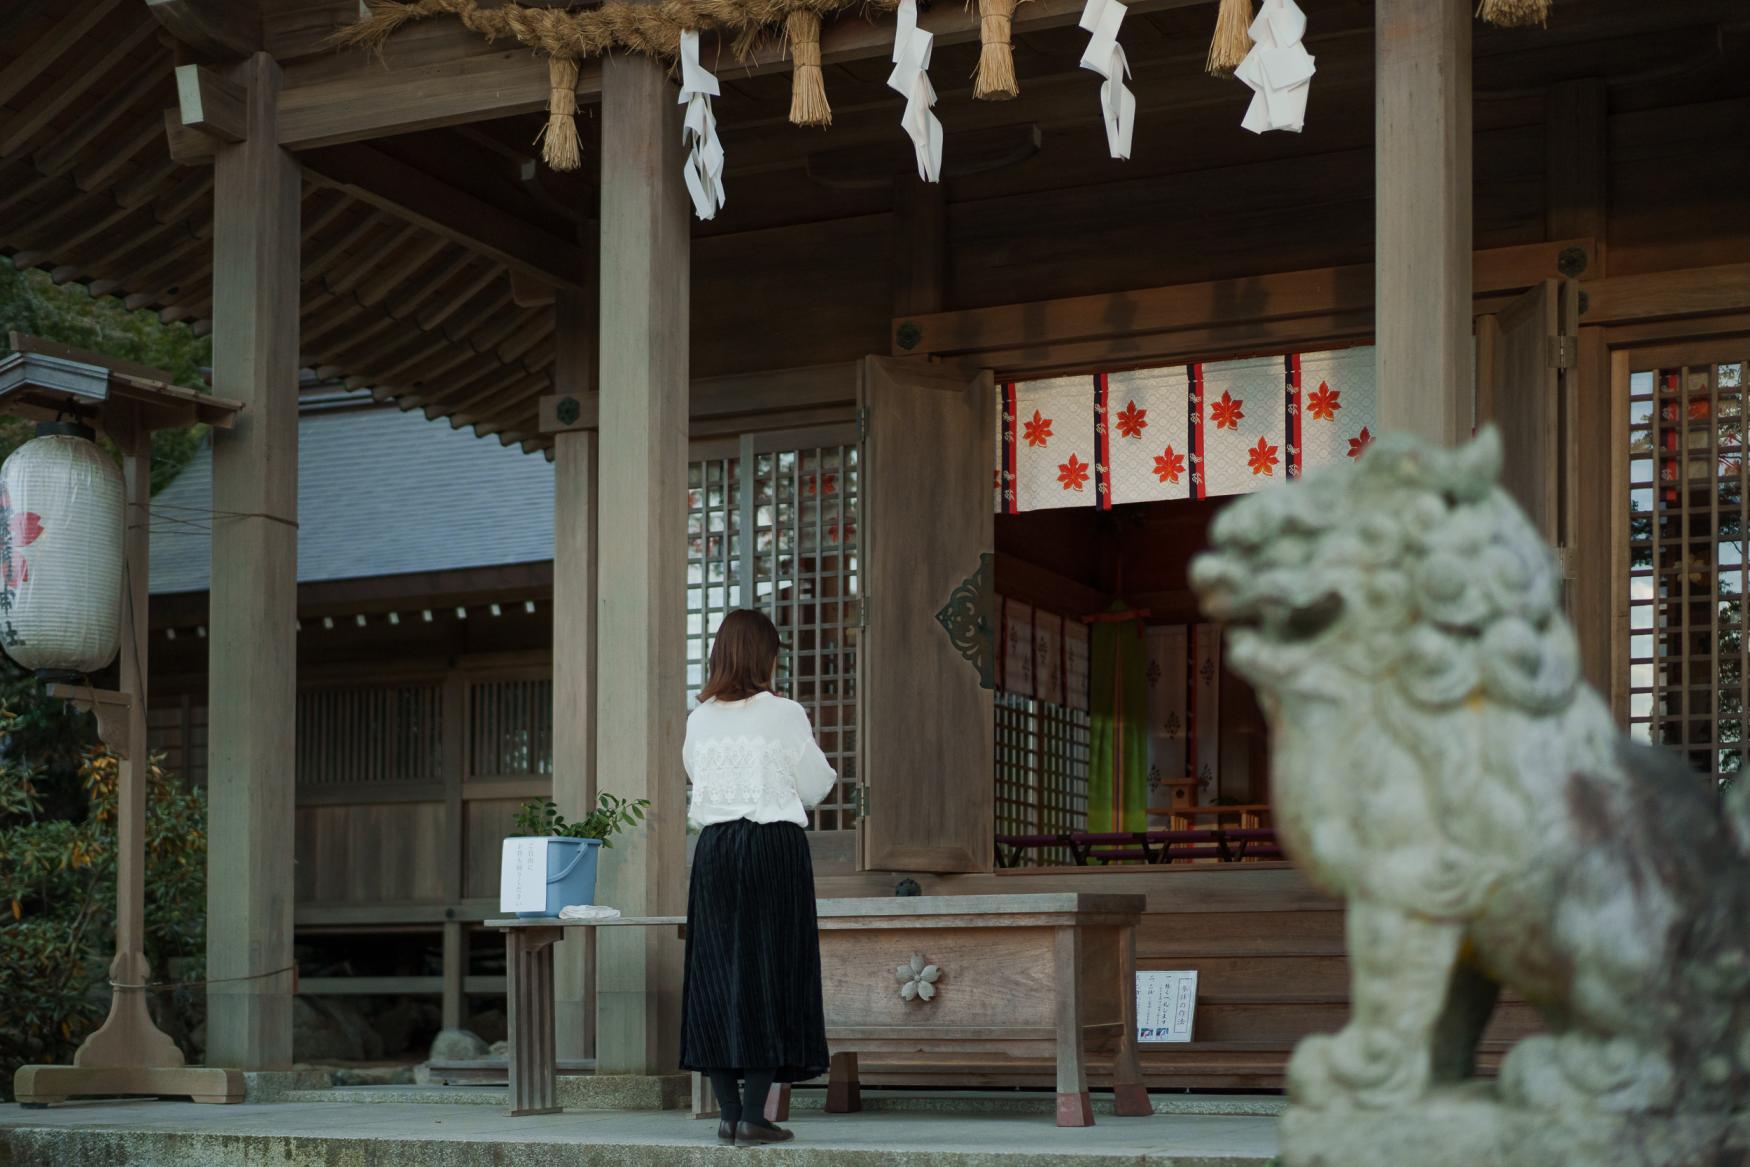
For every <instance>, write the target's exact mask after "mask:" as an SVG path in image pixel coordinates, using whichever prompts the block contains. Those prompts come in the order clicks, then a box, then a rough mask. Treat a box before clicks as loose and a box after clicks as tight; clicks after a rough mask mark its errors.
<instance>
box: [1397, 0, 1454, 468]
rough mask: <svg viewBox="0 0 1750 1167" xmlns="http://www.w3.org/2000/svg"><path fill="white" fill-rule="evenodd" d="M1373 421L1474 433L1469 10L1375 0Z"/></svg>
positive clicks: (1424, 430)
mask: <svg viewBox="0 0 1750 1167" xmlns="http://www.w3.org/2000/svg"><path fill="white" fill-rule="evenodd" d="M1373 13H1374V46H1375V47H1374V73H1375V77H1376V81H1375V89H1374V103H1375V104H1374V111H1375V116H1374V215H1375V222H1376V227H1375V230H1374V254H1375V256H1376V257H1377V267H1376V270H1375V272H1374V280H1375V284H1376V292H1375V296H1374V319H1375V333H1376V336H1375V340H1374V344H1375V346H1376V349H1377V353H1378V371H1379V426H1380V429H1381V430H1405V431H1408V432H1411V433H1416V434H1420V435H1421V436H1422V437H1424V438H1426V439H1428V440H1430V441H1433V442H1437V443H1439V444H1441V445H1447V446H1450V445H1453V444H1454V443H1456V442H1457V441H1458V440H1459V438H1460V436H1461V435H1462V436H1468V435H1469V434H1470V429H1471V427H1470V422H1469V419H1470V418H1471V416H1472V412H1473V402H1472V397H1473V396H1474V390H1473V386H1474V368H1473V366H1474V364H1475V357H1474V348H1473V344H1474V342H1473V341H1472V325H1471V312H1472V302H1471V301H1472V295H1471V267H1472V257H1471V250H1472V249H1471V226H1472V220H1473V216H1474V211H1473V208H1472V205H1471V140H1472V138H1471V101H1472V94H1471V21H1472V19H1473V18H1472V15H1471V8H1470V5H1469V4H1468V3H1463V4H1448V3H1437V4H1430V3H1428V0H1374V6H1373Z"/></svg>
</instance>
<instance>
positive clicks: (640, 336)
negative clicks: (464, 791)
mask: <svg viewBox="0 0 1750 1167" xmlns="http://www.w3.org/2000/svg"><path fill="white" fill-rule="evenodd" d="M601 68H602V74H603V79H604V97H603V101H602V110H601V122H602V167H601V175H602V176H601V285H600V286H601V298H600V301H599V303H600V306H601V307H600V317H601V342H600V346H601V348H600V351H601V380H600V384H601V394H600V396H601V404H602V436H601V444H600V450H601V468H600V470H599V472H598V475H597V481H598V482H599V483H600V502H599V504H598V505H599V510H600V513H601V514H603V515H612V516H613V519H614V531H613V542H614V554H613V555H612V556H611V557H607V558H605V559H604V560H603V562H602V565H601V570H600V572H599V573H598V587H599V588H600V599H599V601H598V616H597V630H596V631H597V640H598V646H599V647H598V649H597V668H598V670H599V673H600V675H601V676H603V677H609V678H612V683H611V684H608V685H604V686H601V687H600V688H599V691H598V696H597V700H596V716H597V723H596V725H597V730H596V759H597V762H596V764H597V767H598V769H599V772H600V773H603V774H611V775H612V776H613V783H614V790H615V792H616V793H618V794H622V795H625V796H627V797H631V798H648V799H649V800H650V801H651V807H650V812H649V815H648V817H647V819H646V820H645V824H644V829H643V830H640V831H634V832H632V833H631V834H630V835H629V836H628V837H627V838H626V840H625V842H624V843H616V844H615V847H614V862H612V863H608V864H604V865H603V867H602V874H601V880H600V882H601V890H600V893H599V894H600V898H601V900H602V902H603V903H612V904H616V905H618V906H619V908H620V910H621V911H623V912H625V913H626V914H627V915H629V916H630V915H647V916H655V915H673V914H675V913H676V912H677V911H679V910H680V909H681V907H682V905H683V904H684V902H685V885H686V776H685V774H684V773H683V772H682V770H681V768H680V765H679V758H678V755H677V754H676V752H675V748H674V743H675V742H676V741H678V740H679V739H680V735H681V734H682V732H683V730H684V728H685V722H686V695H685V692H684V686H685V681H686V672H685V670H686V642H685V628H686V578H687V569H686V505H685V504H686V500H685V497H684V495H685V493H686V465H687V439H686V416H687V368H688V340H687V338H688V335H689V332H688V315H689V312H688V299H689V294H688V293H689V287H690V272H689V265H690V255H689V252H690V227H691V225H690V222H689V219H690V213H689V207H688V199H687V194H686V190H685V187H684V186H683V184H682V181H681V178H682V175H681V168H682V162H683V157H682V154H681V148H680V135H679V134H677V133H674V132H673V130H674V105H675V90H674V86H673V85H671V84H670V83H669V81H668V77H667V70H666V68H665V67H664V66H663V65H662V64H661V63H660V62H657V61H652V60H649V59H648V58H645V57H640V56H632V55H627V56H612V57H608V58H606V59H605V60H603V61H602V63H601ZM606 931H607V932H609V933H621V934H622V935H603V936H601V937H599V938H598V939H597V941H596V951H597V968H596V971H597V978H596V1060H597V1064H598V1065H599V1066H600V1068H601V1071H602V1072H603V1073H604V1074H628V1073H630V1074H653V1073H671V1072H673V1071H674V1070H675V1067H676V1057H677V1055H678V1051H679V1049H680V1032H679V1029H680V1008H679V1006H680V1000H679V996H678V994H677V992H676V988H677V986H678V985H679V984H680V975H681V971H682V970H681V966H680V955H681V952H680V948H679V947H678V946H677V945H676V944H675V943H674V942H673V941H672V940H671V939H668V938H666V937H658V936H655V935H654V934H652V935H648V936H639V935H634V934H633V933H634V931H635V930H634V929H630V928H618V929H613V928H611V929H607V930H606Z"/></svg>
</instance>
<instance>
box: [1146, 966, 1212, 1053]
mask: <svg viewBox="0 0 1750 1167" xmlns="http://www.w3.org/2000/svg"><path fill="white" fill-rule="evenodd" d="M1196 1013H1197V974H1196V973H1195V972H1139V973H1137V974H1136V1040H1137V1041H1190V1040H1191V1021H1192V1018H1193V1017H1195V1016H1196Z"/></svg>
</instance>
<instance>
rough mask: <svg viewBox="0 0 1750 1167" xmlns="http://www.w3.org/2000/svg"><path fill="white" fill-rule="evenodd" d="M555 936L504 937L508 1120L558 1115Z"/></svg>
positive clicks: (519, 933)
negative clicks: (517, 1116) (508, 1052)
mask: <svg viewBox="0 0 1750 1167" xmlns="http://www.w3.org/2000/svg"><path fill="white" fill-rule="evenodd" d="M642 930H643V929H638V931H642ZM560 936H561V932H560V930H559V929H558V928H523V929H510V930H508V931H506V932H505V934H504V958H505V959H504V975H505V980H506V981H507V982H508V985H507V988H508V990H509V991H508V992H507V994H506V1009H507V1012H508V1013H509V1016H508V1017H507V1019H506V1023H507V1024H508V1026H509V1028H510V1109H509V1111H508V1112H507V1113H509V1114H511V1115H512V1116H516V1115H524V1114H555V1113H557V1112H558V1110H559V1099H558V1085H557V1082H556V1081H555V1071H554V1062H553V949H554V947H555V946H556V944H557V942H558V941H559V939H560Z"/></svg>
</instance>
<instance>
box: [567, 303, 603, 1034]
mask: <svg viewBox="0 0 1750 1167" xmlns="http://www.w3.org/2000/svg"><path fill="white" fill-rule="evenodd" d="M585 283H586V284H587V283H588V281H587V279H586V280H585ZM553 311H554V314H555V320H554V325H555V329H554V335H555V338H556V341H557V345H556V347H557V357H556V367H555V369H554V372H555V379H556V381H557V385H556V386H555V388H556V389H557V390H558V393H559V395H560V396H561V398H569V399H573V400H579V401H580V400H582V399H584V398H585V397H586V396H587V397H591V398H593V396H594V390H595V351H596V327H597V322H596V311H595V295H594V293H593V292H588V293H586V292H581V291H576V290H572V289H564V290H561V291H559V292H558V293H557V294H556V295H555V298H554V305H553ZM597 464H598V446H597V442H596V432H595V431H594V430H565V431H562V432H560V433H558V434H557V435H555V437H554V450H553V479H554V481H553V801H554V802H555V803H557V804H558V806H559V811H560V813H561V814H563V815H564V816H565V817H566V818H568V819H571V820H572V821H574V822H575V821H578V820H581V819H582V818H583V817H584V816H585V815H587V814H588V813H589V810H590V808H591V807H593V806H594V805H595V802H596V769H595V751H596V741H595V733H596V719H595V703H596V623H595V621H596V530H597V528H596V522H597V516H596V490H597V487H596V466H597ZM617 851H618V848H616V849H615V851H614V852H609V854H610V855H614V854H615V853H616V852H617ZM597 898H598V899H599V898H600V896H599V895H598V896H597ZM595 949H596V930H595V929H594V928H586V929H584V930H583V935H582V936H580V937H578V938H577V939H576V940H575V941H574V942H573V943H571V944H567V945H563V946H561V947H560V950H559V952H558V955H557V968H556V970H555V975H556V977H557V985H556V989H557V992H558V1001H557V1004H556V1010H557V1012H556V1020H557V1024H558V1027H559V1037H558V1041H559V1047H558V1048H559V1056H560V1058H562V1059H566V1060H576V1059H582V1058H588V1057H593V1056H594V1053H595Z"/></svg>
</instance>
